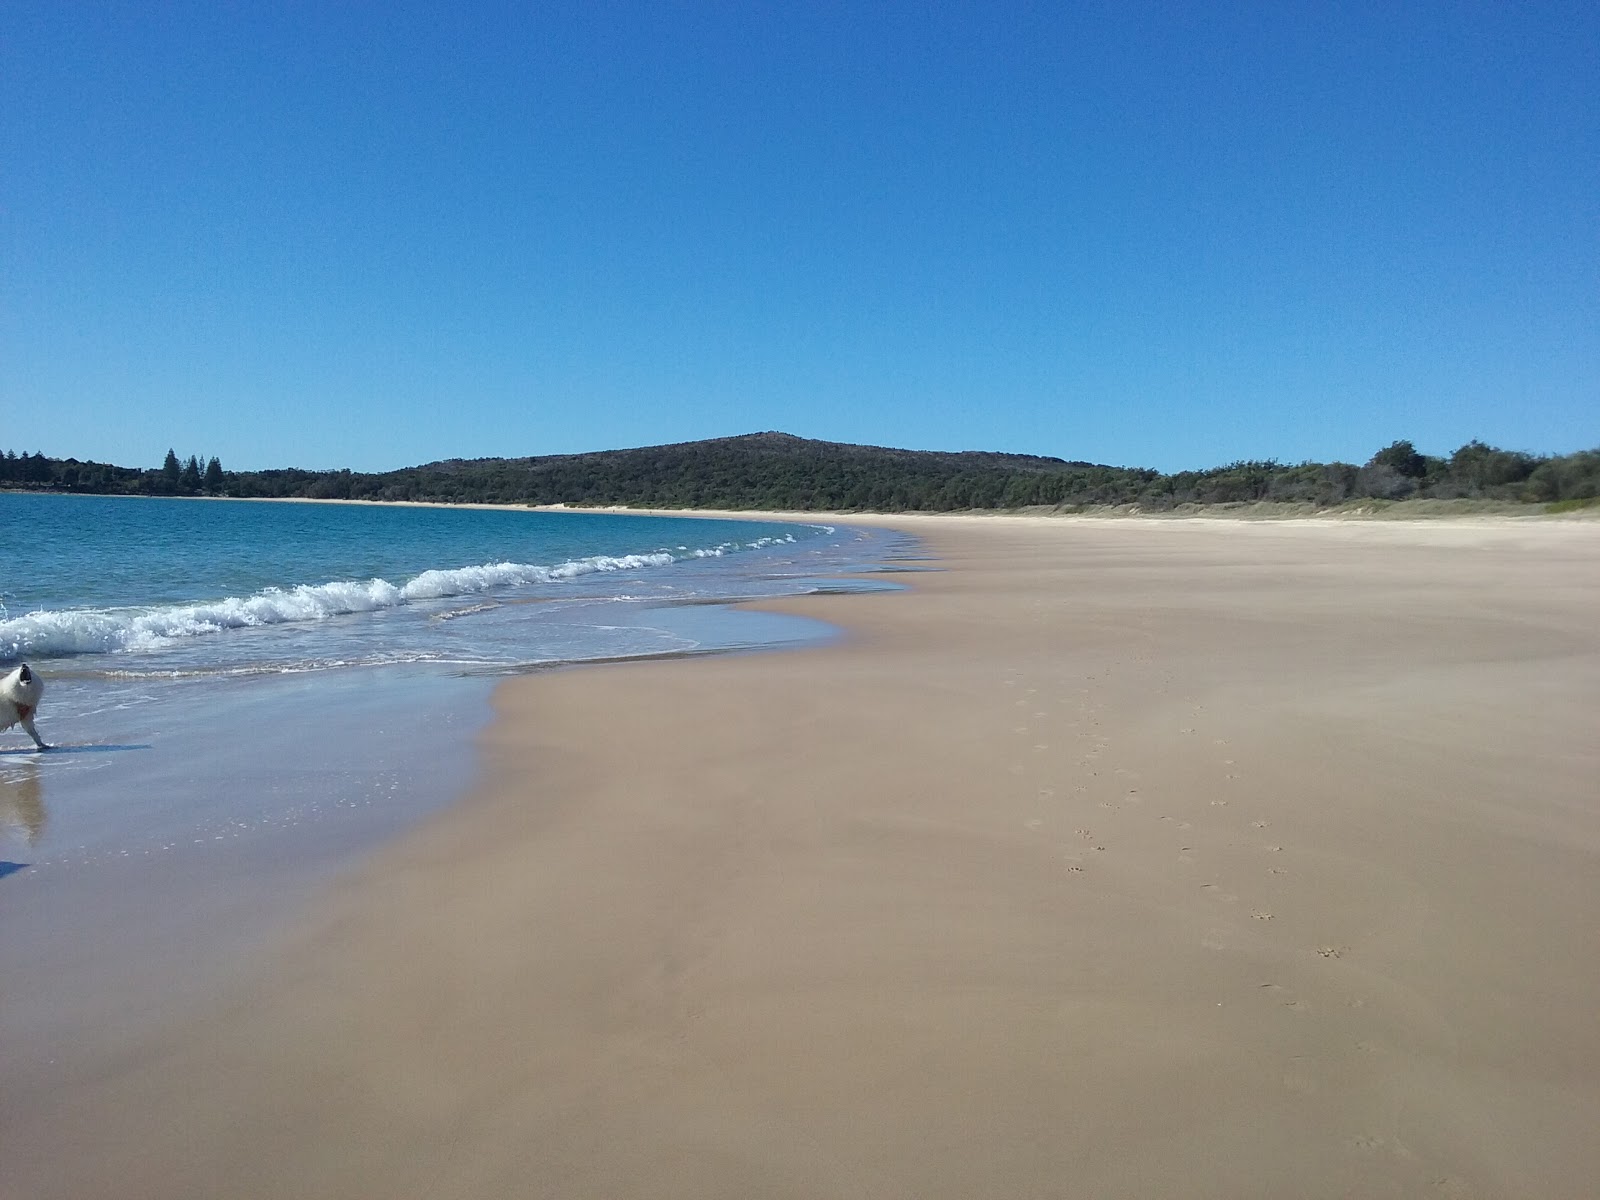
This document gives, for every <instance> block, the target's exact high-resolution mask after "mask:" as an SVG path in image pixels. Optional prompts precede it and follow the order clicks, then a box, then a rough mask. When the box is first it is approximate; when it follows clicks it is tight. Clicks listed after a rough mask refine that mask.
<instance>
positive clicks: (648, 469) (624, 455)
mask: <svg viewBox="0 0 1600 1200" xmlns="http://www.w3.org/2000/svg"><path fill="white" fill-rule="evenodd" d="M0 487H13V488H17V487H23V488H33V489H40V490H52V491H74V492H111V493H125V494H135V495H138V494H145V495H193V494H197V493H198V492H200V491H201V490H202V489H203V490H204V491H205V492H207V493H209V494H211V495H230V496H239V497H300V498H306V499H340V500H434V501H446V502H467V501H471V502H477V503H489V504H558V503H559V504H571V505H605V504H618V505H628V506H632V507H640V508H727V509H758V508H770V509H782V510H786V511H793V512H805V511H810V510H846V511H849V510H857V511H869V512H870V511H877V512H901V511H908V510H910V511H916V510H922V511H931V512H948V511H951V510H961V509H972V508H979V509H991V508H1030V507H1050V508H1056V507H1063V506H1070V507H1074V508H1087V507H1092V506H1097V505H1137V506H1139V507H1140V508H1141V509H1143V510H1146V511H1163V510H1168V509H1174V508H1178V507H1180V506H1183V505H1217V504H1254V503H1261V502H1266V503H1278V504H1299V505H1307V506H1312V507H1316V508H1328V507H1332V506H1335V505H1339V504H1343V503H1345V502H1347V501H1359V500H1376V501H1388V500H1397V499H1405V498H1408V497H1417V498H1431V499H1453V498H1484V499H1495V500H1512V501H1525V502H1539V503H1545V504H1549V503H1554V502H1560V501H1568V500H1583V499H1587V498H1590V497H1594V496H1600V449H1596V450H1585V451H1580V452H1578V453H1576V454H1568V455H1561V456H1555V457H1540V456H1536V455H1531V454H1524V453H1521V452H1517V451H1508V450H1497V449H1495V448H1494V447H1492V446H1486V445H1484V444H1483V443H1481V442H1475V441H1474V442H1468V443H1467V444H1466V445H1465V446H1463V447H1461V449H1459V450H1457V451H1456V452H1455V453H1454V454H1452V455H1451V456H1450V457H1449V458H1432V457H1427V456H1424V455H1422V454H1419V453H1418V452H1417V450H1416V448H1415V447H1414V446H1412V444H1411V443H1410V442H1407V441H1399V442H1395V443H1393V444H1392V445H1390V446H1387V447H1385V448H1384V449H1382V450H1380V451H1379V452H1378V453H1377V454H1375V455H1373V457H1372V459H1371V460H1370V461H1369V462H1368V463H1367V465H1366V466H1364V467H1356V466H1353V465H1351V464H1349V463H1299V464H1294V465H1285V464H1283V463H1279V462H1276V461H1273V460H1271V459H1266V460H1262V461H1248V462H1235V463H1229V464H1227V465H1226V466H1221V467H1213V468H1211V469H1210V470H1205V471H1180V472H1178V473H1176V474H1173V475H1163V474H1161V473H1160V472H1157V471H1148V470H1141V469H1137V468H1132V467H1108V466H1099V465H1096V464H1094V463H1088V462H1066V461H1063V460H1061V459H1059V458H1041V457H1037V456H1034V455H1027V454H995V453H989V452H983V451H963V452H960V453H945V452H942V451H920V450H893V449H887V448H884V447H880V446H854V445H846V444H843V443H838V442H818V441H810V440H807V439H805V438H798V437H793V436H791V435H789V434H784V433H757V434H749V435H747V436H744V437H731V438H716V439H713V440H711V441H704V442H683V443H680V444H677V445H671V446H647V447H644V448H642V449H637V450H607V451H601V452H596V453H592V454H556V455H546V456H544V457H539V458H483V459H472V460H464V459H450V460H447V461H444V462H436V463H429V464H427V465H425V466H418V467H407V468H405V469H403V470H399V471H388V472H384V473H382V474H373V475H366V474H360V473H358V472H354V471H348V470H342V471H303V470H298V469H295V468H284V469H278V470H271V471H242V472H236V471H224V470H223V469H222V464H221V463H220V462H219V461H218V460H217V459H215V458H213V459H211V460H209V461H208V462H207V463H206V467H205V472H204V474H203V475H202V474H201V472H200V467H199V459H198V458H197V457H191V458H190V459H189V461H188V463H187V464H181V463H179V461H178V458H177V455H176V454H174V453H170V452H169V454H168V455H167V462H166V463H165V464H163V466H162V467H161V469H160V470H157V471H140V470H137V469H133V468H127V467H115V466H110V465H107V464H104V463H80V462H79V461H78V460H77V459H70V458H69V459H49V458H46V457H45V456H44V455H43V454H33V455H29V454H22V455H18V454H17V453H16V452H15V451H10V452H7V453H6V454H5V455H3V456H0Z"/></svg>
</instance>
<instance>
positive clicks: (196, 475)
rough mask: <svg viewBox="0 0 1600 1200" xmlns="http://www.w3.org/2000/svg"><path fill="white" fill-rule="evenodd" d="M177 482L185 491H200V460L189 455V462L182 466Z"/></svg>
mask: <svg viewBox="0 0 1600 1200" xmlns="http://www.w3.org/2000/svg"><path fill="white" fill-rule="evenodd" d="M178 481H179V483H181V484H182V485H183V488H184V490H185V491H189V492H198V491H199V490H200V460H199V459H198V458H196V457H195V456H194V455H193V454H191V455H189V461H188V462H186V463H184V464H183V474H182V475H181V476H180V477H179V480H178Z"/></svg>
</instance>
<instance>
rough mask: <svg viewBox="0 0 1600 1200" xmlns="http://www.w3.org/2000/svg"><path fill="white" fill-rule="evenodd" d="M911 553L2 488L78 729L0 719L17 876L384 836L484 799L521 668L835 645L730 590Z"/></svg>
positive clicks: (30, 646) (13, 551) (389, 511)
mask: <svg viewBox="0 0 1600 1200" xmlns="http://www.w3.org/2000/svg"><path fill="white" fill-rule="evenodd" d="M892 550H893V545H892V535H885V534H881V533H876V532H873V531H866V530H860V529H843V528H835V527H833V526H830V525H826V524H822V523H817V524H795V523H787V522H762V521H723V520H704V519H697V518H673V517H655V516H642V515H634V514H617V513H568V512H535V511H531V510H527V509H467V508H423V507H395V506H380V505H327V504H294V503H282V504H280V503H259V502H247V501H195V500H156V499H129V498H119V497H94V496H81V497H80V496H42V495H29V494H21V493H0V606H3V607H0V666H3V665H4V664H6V663H8V662H15V661H18V660H26V661H27V662H29V663H30V664H31V665H32V667H33V668H34V670H35V671H36V672H37V674H38V675H39V676H40V677H41V678H42V679H43V680H44V682H45V699H44V703H43V704H42V705H41V708H40V712H39V714H38V718H37V721H38V726H39V729H40V732H41V734H42V735H43V736H44V737H45V738H46V739H48V740H49V741H51V742H52V743H54V744H55V745H56V747H57V749H56V750H55V751H53V752H51V753H49V754H41V753H39V752H36V751H35V750H34V749H33V747H32V744H31V742H29V741H28V739H27V738H26V737H25V736H24V735H23V734H22V733H21V731H20V730H18V729H12V730H9V731H6V732H4V733H0V881H3V880H4V879H5V878H6V877H7V871H8V870H9V872H10V874H15V873H16V871H17V868H18V865H21V866H26V867H29V868H33V869H34V870H33V871H30V872H29V874H33V873H35V872H36V871H37V870H38V869H43V868H56V867H65V866H69V865H70V866H73V867H74V868H81V867H83V866H86V865H92V864H95V863H102V862H106V861H110V860H114V859H121V858H126V857H128V856H136V857H137V856H144V855H149V854H165V853H171V852H173V851H174V849H175V848H177V847H180V846H192V845H195V844H197V839H201V840H204V839H210V840H215V839H216V838H217V837H224V838H226V839H229V840H237V839H239V838H247V839H255V838H260V837H265V836H269V835H272V834H273V831H283V830H288V829H291V828H294V829H301V830H303V829H305V828H307V827H315V828H317V829H319V830H320V831H321V833H323V834H331V833H332V831H333V829H334V827H335V826H337V827H338V828H339V829H340V830H341V832H340V833H339V835H338V836H337V837H332V838H331V839H330V840H331V841H332V842H337V843H340V844H343V843H344V842H350V841H352V840H353V841H354V842H360V841H361V838H360V837H355V838H354V839H352V838H351V837H350V836H348V835H349V833H350V830H351V829H353V828H356V827H357V826H359V827H361V828H365V827H367V826H369V825H370V826H371V827H372V828H373V829H378V828H387V827H390V826H392V825H394V824H395V823H396V822H399V823H403V821H404V820H406V819H410V817H411V816H414V815H415V814H416V813H418V812H422V811H427V810H428V809H429V808H430V807H435V806H437V805H438V804H440V803H442V802H444V801H447V800H448V799H450V798H451V797H452V796H454V795H456V794H459V792H460V791H461V790H462V788H463V787H464V786H465V785H466V783H467V782H468V781H469V780H470V775H471V770H472V759H471V755H470V744H469V743H470V736H471V734H472V733H474V732H475V731H476V730H477V729H478V728H480V727H481V726H482V724H483V723H484V722H485V721H486V720H487V716H488V704H487V700H488V694H489V690H490V687H491V685H492V684H493V682H494V680H495V679H496V678H499V677H502V676H504V675H507V674H513V673H518V672H522V671H527V670H534V669H541V668H547V667H552V666H563V665H570V664H577V663H583V662H590V661H601V660H615V659H627V658H637V657H659V656H664V655H693V654H698V653H708V652H718V651H726V650H730V649H749V648H761V647H773V646H781V645H788V644H795V643H799V642H805V641H809V640H816V639H819V638H821V637H825V636H826V635H827V633H828V630H827V628H826V627H825V626H823V625H821V624H820V623H818V622H814V621H804V620H800V619H796V618H789V617H778V616H772V615H768V614H762V613H752V612H746V611H741V610H736V609H733V608H731V607H730V604H731V602H733V601H737V600H743V599H751V598H759V597H766V596H775V595H785V594H794V593H799V592H805V591H813V590H818V589H819V588H824V587H831V586H834V585H835V584H836V583H837V580H836V578H835V577H836V576H837V575H838V574H840V573H842V572H847V571H851V570H855V569H858V568H863V567H869V566H871V565H872V564H873V563H875V562H877V561H879V560H881V559H883V558H884V557H886V556H887V555H888V554H890V553H892ZM830 580H832V581H833V582H831V583H830ZM849 586H853V587H860V586H865V585H862V584H860V583H855V584H851V585H849ZM879 586H888V585H879ZM351 813H359V814H361V816H360V819H359V820H357V821H356V822H355V825H351V823H350V814H351ZM219 831H220V832H219ZM307 849H308V847H306V846H305V845H302V846H301V847H300V849H299V850H297V851H296V854H297V855H301V856H303V855H304V854H305V852H306V851H307ZM7 863H10V864H11V867H10V868H7V867H6V866H5V864H7ZM0 886H5V884H4V883H3V882H0Z"/></svg>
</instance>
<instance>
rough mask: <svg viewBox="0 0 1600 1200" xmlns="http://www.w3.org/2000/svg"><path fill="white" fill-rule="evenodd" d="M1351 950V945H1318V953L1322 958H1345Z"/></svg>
mask: <svg viewBox="0 0 1600 1200" xmlns="http://www.w3.org/2000/svg"><path fill="white" fill-rule="evenodd" d="M1349 952H1350V947H1349V946H1318V947H1317V954H1318V955H1319V956H1320V957H1322V958H1343V957H1344V956H1345V955H1346V954H1348V953H1349Z"/></svg>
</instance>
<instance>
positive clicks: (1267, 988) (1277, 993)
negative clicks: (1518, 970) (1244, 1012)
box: [1258, 983, 1311, 1013]
mask: <svg viewBox="0 0 1600 1200" xmlns="http://www.w3.org/2000/svg"><path fill="white" fill-rule="evenodd" d="M1258 986H1259V988H1260V990H1261V991H1263V992H1265V993H1267V995H1269V996H1271V997H1272V998H1273V999H1274V1000H1276V1001H1277V1002H1278V1005H1279V1006H1280V1007H1282V1008H1287V1009H1289V1010H1291V1011H1293V1012H1297V1013H1308V1012H1310V1011H1311V1006H1310V1005H1309V1004H1307V1003H1306V1002H1305V1001H1304V1000H1302V999H1300V997H1299V996H1296V995H1295V994H1294V993H1293V992H1291V991H1289V990H1288V989H1287V988H1285V987H1284V986H1283V985H1281V984H1277V983H1263V984H1260V985H1258Z"/></svg>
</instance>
